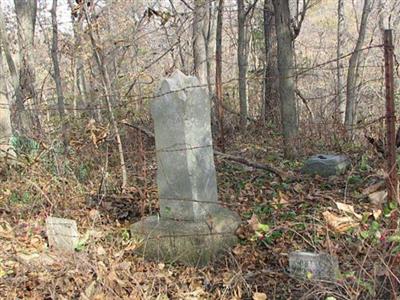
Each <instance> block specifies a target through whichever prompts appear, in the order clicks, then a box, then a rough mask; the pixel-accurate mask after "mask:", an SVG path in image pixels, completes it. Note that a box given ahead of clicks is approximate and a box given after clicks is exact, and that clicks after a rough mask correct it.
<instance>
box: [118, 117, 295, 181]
mask: <svg viewBox="0 0 400 300" xmlns="http://www.w3.org/2000/svg"><path fill="white" fill-rule="evenodd" d="M121 124H124V125H126V126H128V127H131V128H135V129H137V130H140V131H141V132H143V133H144V134H145V135H147V136H148V137H150V138H153V139H154V138H155V136H154V133H152V132H151V131H150V130H148V129H146V128H144V127H142V126H139V125H135V124H130V123H127V122H126V121H122V122H121ZM214 154H215V155H218V156H220V157H221V158H222V159H226V160H230V161H234V162H237V163H240V164H243V165H246V166H249V167H253V168H255V169H260V170H265V171H268V172H271V173H273V174H275V175H278V176H279V178H280V179H282V180H285V179H287V177H288V175H287V174H286V173H285V172H283V171H282V170H279V169H277V168H275V167H272V166H269V165H265V164H261V163H257V162H253V161H249V160H247V159H245V158H243V157H239V156H233V155H230V154H226V153H222V152H219V151H216V150H214Z"/></svg>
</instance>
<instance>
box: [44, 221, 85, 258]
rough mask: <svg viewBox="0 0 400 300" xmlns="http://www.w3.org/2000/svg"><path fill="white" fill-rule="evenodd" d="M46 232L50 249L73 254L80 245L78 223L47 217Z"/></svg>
mask: <svg viewBox="0 0 400 300" xmlns="http://www.w3.org/2000/svg"><path fill="white" fill-rule="evenodd" d="M46 232H47V237H48V239H49V246H50V248H54V249H57V250H61V251H68V252H73V251H74V250H75V248H76V246H77V245H78V243H79V232H78V228H77V225H76V221H74V220H70V219H63V218H54V217H47V219H46Z"/></svg>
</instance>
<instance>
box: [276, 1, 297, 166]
mask: <svg viewBox="0 0 400 300" xmlns="http://www.w3.org/2000/svg"><path fill="white" fill-rule="evenodd" d="M272 2H273V4H274V11H275V29H276V37H277V41H278V70H279V94H280V103H281V105H280V106H281V119H282V128H283V140H284V153H285V157H286V158H289V159H292V158H295V157H296V156H297V149H296V145H297V135H298V123H297V109H296V100H295V82H294V80H295V77H294V70H293V66H294V63H293V56H294V48H293V37H292V33H291V30H290V11H289V3H288V2H289V1H288V0H273V1H272Z"/></svg>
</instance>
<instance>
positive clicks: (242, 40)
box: [237, 0, 249, 130]
mask: <svg viewBox="0 0 400 300" xmlns="http://www.w3.org/2000/svg"><path fill="white" fill-rule="evenodd" d="M237 8H238V50H237V51H238V52H237V59H238V67H239V101H240V127H241V129H242V130H245V129H246V127H247V118H248V110H249V104H248V98H247V78H246V74H247V49H246V48H247V47H246V28H245V26H246V11H245V8H244V0H237Z"/></svg>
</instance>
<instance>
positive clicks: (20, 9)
mask: <svg viewBox="0 0 400 300" xmlns="http://www.w3.org/2000/svg"><path fill="white" fill-rule="evenodd" d="M14 5H15V13H16V16H17V28H18V45H19V59H20V69H19V89H20V92H21V96H22V101H23V102H26V101H30V103H31V104H32V106H31V107H33V108H34V109H32V111H31V113H30V118H31V120H32V123H33V125H34V126H36V129H38V130H39V129H40V127H41V126H40V120H39V114H38V113H37V109H38V108H39V103H38V98H37V95H36V91H35V70H34V67H33V56H32V54H33V52H34V46H33V44H34V34H35V24H36V14H37V1H36V0H14ZM24 129H25V130H28V128H24Z"/></svg>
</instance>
